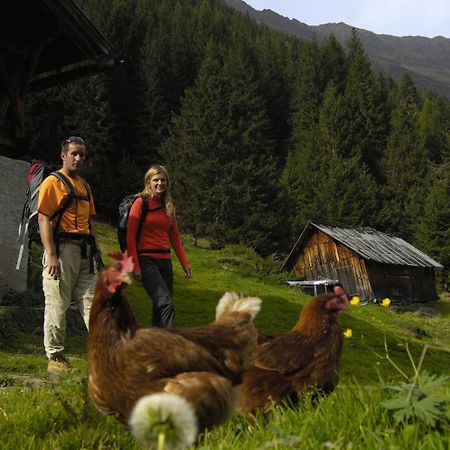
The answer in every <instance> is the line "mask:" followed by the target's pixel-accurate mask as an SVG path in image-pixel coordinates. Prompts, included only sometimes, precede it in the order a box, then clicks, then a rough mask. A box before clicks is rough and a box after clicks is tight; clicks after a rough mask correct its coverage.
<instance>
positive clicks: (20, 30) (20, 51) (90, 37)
mask: <svg viewBox="0 0 450 450" xmlns="http://www.w3.org/2000/svg"><path fill="white" fill-rule="evenodd" d="M0 59H1V60H2V62H3V66H4V67H6V68H7V69H8V72H9V73H13V72H14V71H17V70H20V71H22V72H24V75H23V76H22V82H23V83H26V90H27V91H36V90H40V89H45V88H48V87H51V86H55V85H58V84H60V83H63V82H67V81H71V80H75V79H77V78H81V77H84V76H88V75H91V74H93V73H97V72H101V71H104V70H106V69H108V68H110V67H113V66H114V65H115V64H116V61H117V58H116V57H115V55H114V50H113V47H112V45H111V44H110V43H109V42H108V41H107V40H106V38H105V37H104V36H103V35H102V34H101V33H100V31H99V30H98V29H97V28H96V27H95V26H94V25H93V24H92V22H91V21H90V20H89V19H88V18H87V17H86V15H85V14H84V13H83V12H82V11H81V9H80V8H79V7H78V6H77V5H76V4H75V3H74V2H73V1H72V0H15V1H7V2H3V3H2V5H1V6H0ZM26 78H27V79H26Z"/></svg>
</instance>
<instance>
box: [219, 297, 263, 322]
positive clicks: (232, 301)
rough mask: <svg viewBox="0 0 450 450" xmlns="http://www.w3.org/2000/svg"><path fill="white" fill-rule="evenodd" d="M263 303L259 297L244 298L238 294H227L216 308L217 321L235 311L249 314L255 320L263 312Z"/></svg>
mask: <svg viewBox="0 0 450 450" xmlns="http://www.w3.org/2000/svg"><path fill="white" fill-rule="evenodd" d="M261 302H262V300H261V299H260V298H258V297H243V296H242V295H240V294H238V293H237V292H225V294H224V295H223V297H222V298H221V299H220V300H219V303H218V304H217V307H216V320H217V319H219V318H220V317H222V316H224V315H226V314H229V313H231V312H233V311H237V312H247V313H248V314H250V316H251V317H252V319H254V318H255V317H256V314H258V312H259V311H260V310H261Z"/></svg>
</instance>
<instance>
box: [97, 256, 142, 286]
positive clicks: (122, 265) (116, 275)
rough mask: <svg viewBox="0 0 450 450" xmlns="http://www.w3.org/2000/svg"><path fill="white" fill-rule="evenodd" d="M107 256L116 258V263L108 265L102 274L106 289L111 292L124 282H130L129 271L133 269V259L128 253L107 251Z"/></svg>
mask: <svg viewBox="0 0 450 450" xmlns="http://www.w3.org/2000/svg"><path fill="white" fill-rule="evenodd" d="M109 256H111V257H112V258H114V259H116V260H117V263H116V264H114V265H112V266H110V267H108V268H107V269H106V271H105V274H104V275H103V281H104V283H105V287H106V289H108V291H109V292H111V294H114V292H116V290H117V289H118V288H119V287H120V286H122V285H123V284H124V283H126V284H131V278H130V275H129V274H130V273H131V272H132V271H133V266H134V265H133V259H132V257H131V256H128V253H127V252H126V251H125V253H119V252H115V253H109Z"/></svg>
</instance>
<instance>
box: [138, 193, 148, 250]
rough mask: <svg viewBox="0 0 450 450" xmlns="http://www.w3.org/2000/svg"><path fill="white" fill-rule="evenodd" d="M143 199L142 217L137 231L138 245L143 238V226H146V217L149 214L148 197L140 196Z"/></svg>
mask: <svg viewBox="0 0 450 450" xmlns="http://www.w3.org/2000/svg"><path fill="white" fill-rule="evenodd" d="M140 197H141V198H142V209H141V216H140V217H139V225H138V228H137V231H136V244H137V243H138V242H139V238H140V237H141V231H142V226H143V225H144V220H145V216H146V215H147V213H148V197H147V196H146V195H142V196H140Z"/></svg>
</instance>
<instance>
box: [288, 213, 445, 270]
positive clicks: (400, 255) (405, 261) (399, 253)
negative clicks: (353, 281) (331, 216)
mask: <svg viewBox="0 0 450 450" xmlns="http://www.w3.org/2000/svg"><path fill="white" fill-rule="evenodd" d="M314 229H317V230H320V231H322V232H323V233H325V234H327V235H328V236H331V237H332V238H333V239H335V240H336V241H338V242H340V243H341V244H343V245H345V246H347V247H348V248H350V249H351V250H353V251H354V252H355V253H356V254H358V255H359V256H360V257H361V258H363V259H365V260H369V261H375V262H377V263H383V264H394V265H401V266H414V267H435V268H442V267H443V266H442V265H441V264H439V263H438V262H437V261H435V260H434V259H433V258H430V257H429V256H428V255H426V254H425V253H423V252H422V251H420V250H419V249H417V248H416V247H414V246H412V245H411V244H409V243H408V242H406V241H404V240H403V239H401V238H399V237H396V236H392V235H389V234H385V233H381V232H380V231H377V230H374V229H373V228H358V229H347V228H338V227H331V226H327V225H320V224H315V223H312V222H309V223H308V224H307V225H306V227H305V229H304V230H303V232H302V234H301V235H300V237H299V238H298V239H297V242H296V243H295V245H294V247H293V248H292V250H291V252H290V253H289V255H288V257H287V258H286V260H285V261H284V263H283V265H282V266H281V270H284V269H287V270H291V269H292V267H293V265H294V260H295V257H296V256H297V255H298V253H299V252H300V250H301V247H302V245H303V243H304V242H305V241H306V239H307V238H308V237H309V236H310V233H311V232H312V231H313V230H314Z"/></svg>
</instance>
